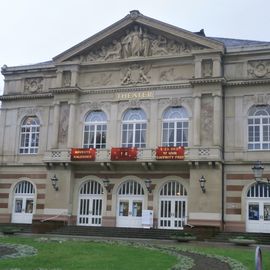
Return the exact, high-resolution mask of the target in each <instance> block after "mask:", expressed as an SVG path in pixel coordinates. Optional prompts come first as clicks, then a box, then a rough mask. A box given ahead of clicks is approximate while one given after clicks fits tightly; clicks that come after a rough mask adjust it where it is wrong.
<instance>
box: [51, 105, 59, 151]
mask: <svg viewBox="0 0 270 270" xmlns="http://www.w3.org/2000/svg"><path fill="white" fill-rule="evenodd" d="M59 119H60V104H59V103H56V104H54V110H53V132H52V144H51V148H58V130H59Z"/></svg>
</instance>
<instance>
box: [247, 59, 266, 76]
mask: <svg viewBox="0 0 270 270" xmlns="http://www.w3.org/2000/svg"><path fill="white" fill-rule="evenodd" d="M248 76H249V77H251V78H270V61H269V60H268V61H254V62H249V63H248Z"/></svg>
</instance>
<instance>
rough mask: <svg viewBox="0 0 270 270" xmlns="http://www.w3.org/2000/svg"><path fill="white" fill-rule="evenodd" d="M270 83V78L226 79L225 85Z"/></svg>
mask: <svg viewBox="0 0 270 270" xmlns="http://www.w3.org/2000/svg"><path fill="white" fill-rule="evenodd" d="M259 84H270V79H260V80H239V81H227V82H226V86H241V85H259Z"/></svg>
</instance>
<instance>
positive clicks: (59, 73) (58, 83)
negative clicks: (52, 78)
mask: <svg viewBox="0 0 270 270" xmlns="http://www.w3.org/2000/svg"><path fill="white" fill-rule="evenodd" d="M62 81H63V71H59V70H58V71H57V72H56V87H62Z"/></svg>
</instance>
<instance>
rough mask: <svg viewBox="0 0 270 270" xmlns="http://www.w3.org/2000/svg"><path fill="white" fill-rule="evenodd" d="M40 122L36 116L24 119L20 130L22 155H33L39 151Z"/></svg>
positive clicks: (20, 150)
mask: <svg viewBox="0 0 270 270" xmlns="http://www.w3.org/2000/svg"><path fill="white" fill-rule="evenodd" d="M39 134H40V121H39V119H38V117H36V116H28V117H25V118H24V120H23V121H22V124H21V128H20V148H19V153H20V154H22V155H33V154H37V153H38V149H39Z"/></svg>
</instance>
